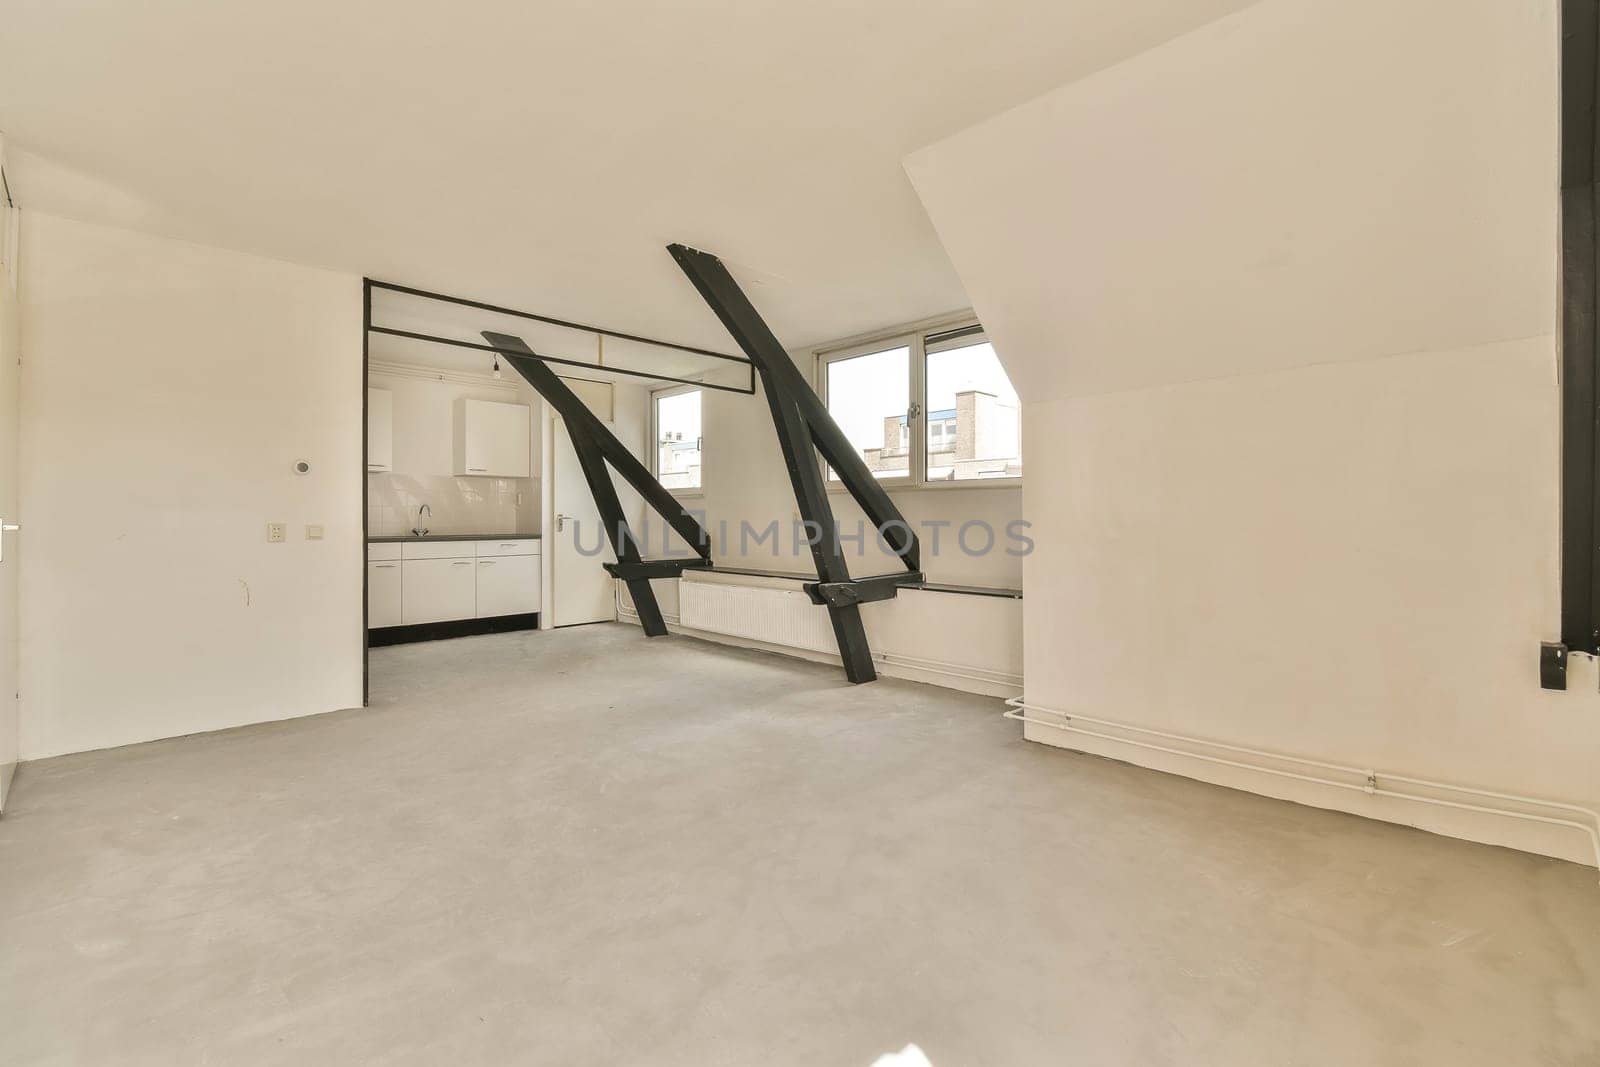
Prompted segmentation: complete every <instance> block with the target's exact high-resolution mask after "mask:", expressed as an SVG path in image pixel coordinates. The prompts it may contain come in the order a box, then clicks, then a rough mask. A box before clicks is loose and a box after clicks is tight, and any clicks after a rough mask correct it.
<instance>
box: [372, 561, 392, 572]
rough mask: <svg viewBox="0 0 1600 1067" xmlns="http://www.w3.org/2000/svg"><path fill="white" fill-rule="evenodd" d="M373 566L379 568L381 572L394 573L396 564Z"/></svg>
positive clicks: (376, 564) (377, 564)
mask: <svg viewBox="0 0 1600 1067" xmlns="http://www.w3.org/2000/svg"><path fill="white" fill-rule="evenodd" d="M373 566H375V567H377V568H378V569H379V570H380V571H392V570H394V564H393V563H375V564H373Z"/></svg>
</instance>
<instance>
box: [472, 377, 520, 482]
mask: <svg viewBox="0 0 1600 1067" xmlns="http://www.w3.org/2000/svg"><path fill="white" fill-rule="evenodd" d="M529 425H530V419H529V412H528V405H526V404H503V403H500V402H498V401H494V400H469V399H466V398H465V397H463V398H461V399H458V400H457V401H456V405H455V473H456V474H463V475H467V476H470V477H477V478H526V477H528V456H529V438H528V428H529Z"/></svg>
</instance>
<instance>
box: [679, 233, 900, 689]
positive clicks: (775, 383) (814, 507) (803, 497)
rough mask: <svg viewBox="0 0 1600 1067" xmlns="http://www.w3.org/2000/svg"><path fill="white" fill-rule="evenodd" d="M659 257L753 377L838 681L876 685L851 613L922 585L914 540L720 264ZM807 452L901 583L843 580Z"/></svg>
mask: <svg viewBox="0 0 1600 1067" xmlns="http://www.w3.org/2000/svg"><path fill="white" fill-rule="evenodd" d="M667 250H668V251H669V252H671V253H672V258H673V259H675V260H676V261H677V263H678V266H679V267H680V268H682V270H683V272H684V274H686V275H687V276H688V278H689V280H690V281H691V282H693V283H694V287H695V289H697V290H698V291H699V293H700V295H701V297H703V298H704V299H705V302H706V303H707V304H708V305H710V307H711V310H712V311H713V312H715V313H716V316H717V318H718V319H720V320H722V324H723V326H725V327H726V328H727V330H728V333H730V334H731V335H732V336H733V339H734V340H735V341H736V342H738V345H739V347H740V348H741V349H743V350H744V353H745V355H746V356H748V357H749V358H750V362H751V363H752V364H753V365H754V366H755V368H756V371H757V372H758V373H759V374H760V375H761V384H762V391H763V392H764V393H765V394H766V398H767V406H768V407H769V408H770V409H771V412H772V422H773V425H774V427H775V428H776V429H777V432H778V444H779V446H780V447H781V448H782V450H783V462H784V466H785V467H786V468H787V469H788V472H789V483H790V485H791V486H792V487H793V488H794V498H795V504H796V506H797V507H798V509H799V511H800V515H801V518H803V519H805V520H806V521H807V523H809V524H810V529H811V530H813V531H815V532H816V536H815V538H814V542H813V544H812V545H811V556H812V562H813V563H814V564H815V566H816V569H817V581H816V582H815V583H813V584H812V585H809V586H807V591H808V592H809V593H811V595H812V597H813V600H814V601H815V602H816V603H820V604H825V605H826V606H827V609H828V619H829V621H830V622H831V623H832V625H833V634H834V638H835V640H837V641H838V643H839V657H840V659H841V660H843V661H844V672H845V677H846V678H848V679H850V681H852V682H870V681H872V680H873V679H874V678H876V677H877V670H876V669H875V667H874V666H873V662H872V649H871V648H870V647H869V646H868V644H867V633H866V627H865V626H864V624H863V623H862V620H861V604H863V603H866V602H869V601H872V600H885V599H888V598H889V597H892V596H894V595H895V593H896V592H898V587H899V584H900V582H902V581H909V580H918V579H920V578H921V577H922V575H921V573H920V572H921V562H920V560H921V547H920V545H919V544H918V543H917V537H916V534H915V533H914V532H912V529H911V526H910V524H909V523H907V522H906V521H905V518H904V517H903V516H902V515H901V514H900V509H899V508H897V507H895V505H894V502H893V501H892V500H890V499H889V494H888V493H887V492H885V491H884V489H883V486H882V485H880V484H879V483H878V480H877V479H876V478H875V477H873V475H872V472H871V471H869V470H868V469H867V465H866V463H865V462H864V461H863V460H862V458H861V456H860V455H859V454H858V453H857V452H856V450H855V448H854V446H852V445H851V444H850V441H849V439H848V438H846V437H845V435H844V431H842V430H841V429H839V426H838V424H837V423H836V422H834V421H833V416H832V415H830V414H828V409H827V407H826V406H825V405H824V404H823V403H822V401H821V399H820V398H819V397H818V396H817V394H816V393H815V392H813V391H812V389H811V384H810V383H809V382H807V381H806V379H805V376H804V375H803V374H801V373H800V369H799V368H798V367H796V366H795V365H794V361H793V360H791V359H790V358H789V354H788V352H786V351H785V350H784V348H783V345H781V344H779V343H778V339H777V338H776V337H775V336H773V333H772V331H771V330H770V329H769V328H768V327H767V324H766V323H765V322H764V321H762V318H761V316H760V314H759V313H758V312H757V311H756V309H755V307H754V305H752V304H751V303H750V301H749V299H748V298H747V297H746V296H745V295H744V292H743V290H741V289H740V288H739V285H738V283H737V282H735V281H734V280H733V276H732V275H731V274H729V273H728V269H727V268H726V267H725V266H723V265H722V261H721V260H720V259H718V258H717V257H716V256H713V255H711V254H710V253H708V252H701V251H699V250H698V249H694V248H689V247H687V246H686V245H681V244H674V245H669V246H667ZM817 452H820V453H821V454H822V457H823V459H824V460H826V461H827V463H828V465H829V466H830V467H832V468H833V469H834V471H835V472H836V473H837V474H838V475H839V478H840V480H841V481H842V482H843V483H844V487H845V488H846V489H847V490H848V491H849V493H850V495H851V496H852V497H854V498H855V500H856V502H857V503H858V504H860V505H861V510H862V511H864V512H866V515H867V518H868V520H869V521H871V522H872V524H873V525H874V526H875V527H877V528H878V529H879V530H881V531H882V532H883V538H884V540H885V541H886V542H887V543H888V544H889V546H890V548H892V549H893V550H894V552H895V554H896V555H898V556H899V557H900V560H901V562H902V563H904V564H905V566H906V570H907V571H908V572H910V573H909V574H907V575H905V576H904V577H900V576H896V577H897V578H898V579H899V581H892V580H885V579H883V578H878V579H871V580H869V581H868V582H866V583H863V582H857V581H854V580H852V579H851V577H850V569H849V566H848V565H847V563H846V561H845V557H844V551H843V549H842V547H841V546H840V543H839V528H838V525H837V524H836V523H835V522H834V516H833V506H832V505H831V504H830V503H829V502H828V492H827V486H826V485H824V484H823V478H822V471H821V469H820V468H819V467H818V464H817V461H816V453H817Z"/></svg>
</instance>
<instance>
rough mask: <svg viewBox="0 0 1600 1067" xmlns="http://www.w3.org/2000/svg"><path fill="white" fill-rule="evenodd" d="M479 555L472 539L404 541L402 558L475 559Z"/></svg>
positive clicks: (401, 546)
mask: <svg viewBox="0 0 1600 1067" xmlns="http://www.w3.org/2000/svg"><path fill="white" fill-rule="evenodd" d="M477 555H478V550H477V545H476V544H475V543H474V542H472V541H402V542H400V558H401V559H473V558H475V557H476V556H477Z"/></svg>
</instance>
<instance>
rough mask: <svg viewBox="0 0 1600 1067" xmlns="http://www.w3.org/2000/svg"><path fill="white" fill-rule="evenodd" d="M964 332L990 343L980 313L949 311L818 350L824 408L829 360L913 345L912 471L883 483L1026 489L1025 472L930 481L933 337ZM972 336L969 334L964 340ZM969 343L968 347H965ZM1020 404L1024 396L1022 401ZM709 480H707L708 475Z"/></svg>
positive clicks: (831, 484) (897, 487) (835, 486)
mask: <svg viewBox="0 0 1600 1067" xmlns="http://www.w3.org/2000/svg"><path fill="white" fill-rule="evenodd" d="M958 331H973V332H972V333H971V334H969V336H970V337H973V338H976V340H972V341H969V342H968V343H969V344H983V343H985V342H987V341H988V339H989V336H988V332H987V331H985V330H984V329H983V326H982V324H981V323H980V322H979V321H978V318H977V316H976V315H974V314H973V313H972V312H970V311H967V312H962V313H959V314H956V315H946V316H942V317H939V318H935V319H925V320H923V321H921V322H916V323H912V324H910V325H907V326H898V327H895V328H893V329H890V330H883V331H880V332H877V333H872V334H864V335H862V336H861V337H856V338H849V339H846V340H844V341H839V342H836V343H834V344H829V345H823V346H821V347H820V348H816V349H813V350H812V358H813V364H814V366H813V371H812V380H813V382H814V383H815V386H816V392H817V396H818V397H820V398H821V399H822V403H823V406H824V407H826V406H827V405H828V364H830V363H837V362H840V361H842V360H846V359H854V358H856V357H858V356H869V355H872V354H873V353H875V352H884V351H888V350H890V349H894V348H902V347H903V348H907V349H909V358H908V363H909V367H908V372H909V376H910V383H909V384H910V393H909V395H910V397H911V405H912V407H911V417H910V418H908V419H907V420H906V430H907V435H908V436H909V438H910V446H911V447H910V455H909V457H908V462H907V474H906V475H904V476H900V475H896V476H894V477H892V478H879V479H878V484H879V485H881V486H883V487H884V488H885V489H886V490H888V491H890V492H896V491H907V490H914V491H917V492H921V491H924V490H927V491H933V492H951V491H960V490H966V489H982V490H990V489H1020V488H1021V487H1022V479H1023V478H1024V477H1026V475H1025V474H1019V475H1017V476H1015V477H1006V478H967V479H964V480H963V479H953V478H949V479H946V478H941V479H939V480H937V481H929V480H928V348H927V339H928V338H929V337H931V336H936V335H941V334H942V335H948V334H952V333H956V332H958ZM963 340H966V338H963ZM963 347H964V346H963ZM948 350H949V349H947V348H938V349H936V350H935V351H936V352H939V351H948ZM1018 403H1019V407H1020V403H1021V402H1020V400H1019V401H1018ZM1021 419H1022V413H1021V411H1020V410H1019V411H1018V413H1017V420H1018V442H1017V443H1018V446H1019V448H1020V446H1021ZM818 462H819V464H820V466H821V469H822V477H823V482H824V485H826V487H827V490H828V492H830V493H846V494H848V490H847V489H845V487H844V484H843V483H842V482H841V481H839V479H838V478H831V477H829V476H828V465H827V463H825V462H822V461H821V460H819V461H818ZM702 480H703V479H702Z"/></svg>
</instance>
